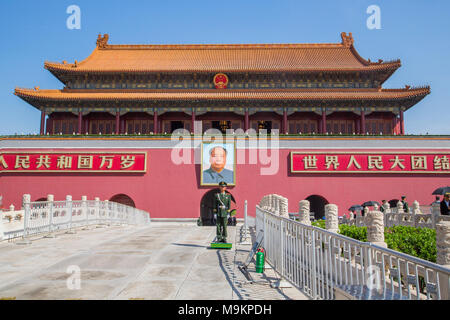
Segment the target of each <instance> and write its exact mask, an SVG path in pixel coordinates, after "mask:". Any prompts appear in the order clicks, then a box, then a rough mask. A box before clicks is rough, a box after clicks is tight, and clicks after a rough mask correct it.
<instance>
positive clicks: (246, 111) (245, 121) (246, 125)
mask: <svg viewBox="0 0 450 320" xmlns="http://www.w3.org/2000/svg"><path fill="white" fill-rule="evenodd" d="M249 122H250V121H249V117H248V110H245V119H244V131H247V130H248V129H249Z"/></svg>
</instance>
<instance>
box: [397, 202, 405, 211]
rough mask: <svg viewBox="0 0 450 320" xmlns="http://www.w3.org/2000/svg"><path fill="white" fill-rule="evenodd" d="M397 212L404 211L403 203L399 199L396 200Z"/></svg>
mask: <svg viewBox="0 0 450 320" xmlns="http://www.w3.org/2000/svg"><path fill="white" fill-rule="evenodd" d="M397 213H405V211H404V210H403V203H402V202H401V201H399V202H397Z"/></svg>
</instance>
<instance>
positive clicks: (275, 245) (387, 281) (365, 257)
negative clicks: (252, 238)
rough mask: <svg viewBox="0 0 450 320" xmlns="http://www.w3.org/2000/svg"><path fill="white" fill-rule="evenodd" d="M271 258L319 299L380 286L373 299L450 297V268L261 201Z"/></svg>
mask: <svg viewBox="0 0 450 320" xmlns="http://www.w3.org/2000/svg"><path fill="white" fill-rule="evenodd" d="M259 230H262V231H263V232H264V248H265V251H266V259H267V261H268V263H269V264H270V265H271V266H272V267H273V268H274V269H275V270H276V271H277V273H279V274H280V275H281V276H282V277H283V278H285V279H286V280H288V281H289V282H290V283H292V284H293V285H294V286H295V287H297V288H298V289H300V290H302V291H303V292H304V293H305V294H307V295H308V296H310V297H311V298H313V299H335V289H336V288H338V289H339V288H344V287H354V288H368V289H372V288H376V289H377V290H375V291H374V292H375V293H376V294H374V295H373V296H372V299H392V298H397V299H417V300H422V299H437V300H440V299H449V286H450V269H448V268H445V267H443V266H441V265H438V264H435V263H431V262H428V261H425V260H422V259H419V258H416V257H413V256H409V255H406V254H403V253H400V252H397V251H394V250H390V249H387V248H383V247H380V246H377V245H374V244H371V243H367V242H360V241H357V240H354V239H351V238H348V237H345V236H342V235H339V234H337V233H333V232H330V231H327V230H324V229H321V228H317V227H314V226H307V225H304V224H301V223H299V222H297V221H293V220H291V219H287V218H283V217H280V216H277V215H274V214H272V213H270V212H269V211H267V210H264V209H262V208H261V207H259V206H256V231H257V232H258V231H259Z"/></svg>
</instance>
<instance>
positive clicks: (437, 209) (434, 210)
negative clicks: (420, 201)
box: [431, 201, 441, 228]
mask: <svg viewBox="0 0 450 320" xmlns="http://www.w3.org/2000/svg"><path fill="white" fill-rule="evenodd" d="M440 215H441V206H440V203H439V202H437V201H435V202H433V203H432V204H431V218H432V221H433V228H436V223H437V218H438V217H439V216H440Z"/></svg>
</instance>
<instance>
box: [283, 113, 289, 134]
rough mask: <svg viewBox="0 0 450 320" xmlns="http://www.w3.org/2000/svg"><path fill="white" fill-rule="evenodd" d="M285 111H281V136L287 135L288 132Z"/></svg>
mask: <svg viewBox="0 0 450 320" xmlns="http://www.w3.org/2000/svg"><path fill="white" fill-rule="evenodd" d="M287 126H288V125H287V111H286V109H284V111H283V126H282V127H283V132H282V134H285V133H287V132H288V128H287Z"/></svg>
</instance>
